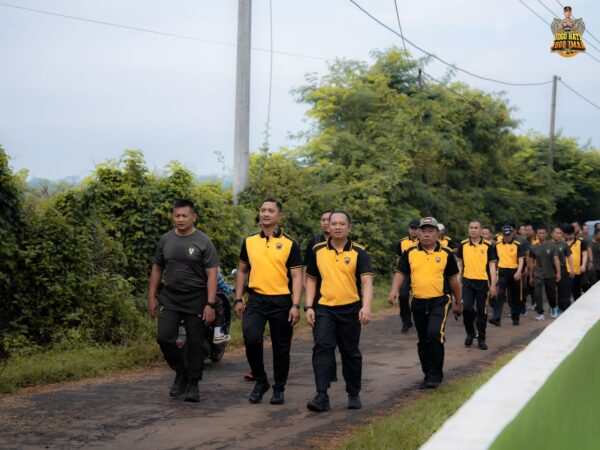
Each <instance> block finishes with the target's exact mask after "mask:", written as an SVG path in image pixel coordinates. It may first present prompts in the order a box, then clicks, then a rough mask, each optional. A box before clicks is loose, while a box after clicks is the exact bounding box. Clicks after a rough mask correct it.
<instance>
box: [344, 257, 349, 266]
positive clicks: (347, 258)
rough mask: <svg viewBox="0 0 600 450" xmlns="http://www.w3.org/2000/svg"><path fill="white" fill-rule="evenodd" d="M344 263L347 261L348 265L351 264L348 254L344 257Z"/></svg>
mask: <svg viewBox="0 0 600 450" xmlns="http://www.w3.org/2000/svg"><path fill="white" fill-rule="evenodd" d="M344 263H346V265H347V266H348V265H350V257H348V256H346V257H345V258H344Z"/></svg>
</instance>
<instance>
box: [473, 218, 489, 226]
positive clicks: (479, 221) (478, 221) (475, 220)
mask: <svg viewBox="0 0 600 450" xmlns="http://www.w3.org/2000/svg"><path fill="white" fill-rule="evenodd" d="M474 222H477V223H478V224H479V225H483V224H482V223H481V220H479V219H471V220H469V225H470V224H472V223H474ZM482 228H483V227H482ZM487 228H489V227H487Z"/></svg>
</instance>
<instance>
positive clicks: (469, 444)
mask: <svg viewBox="0 0 600 450" xmlns="http://www.w3.org/2000/svg"><path fill="white" fill-rule="evenodd" d="M598 320H600V282H598V283H596V284H595V285H594V286H592V288H591V289H590V290H589V291H588V292H586V293H585V294H584V295H583V296H581V297H580V298H579V299H578V300H577V302H575V303H574V304H572V305H571V306H570V307H569V309H567V311H566V312H565V313H563V314H562V315H561V316H560V317H559V318H558V319H556V320H555V321H554V323H553V324H552V325H549V326H548V327H546V329H545V330H544V331H543V332H542V334H540V335H539V336H538V337H537V338H536V339H535V340H534V341H533V342H531V343H530V344H529V345H528V346H527V347H526V348H525V349H524V350H523V351H522V352H521V353H519V354H518V355H517V356H515V357H514V358H513V359H512V361H510V362H509V363H508V364H507V365H506V366H504V367H503V368H502V369H501V370H500V371H499V372H498V373H497V374H496V375H494V377H492V378H491V379H490V380H489V381H488V382H487V383H486V384H484V385H483V386H482V387H481V388H479V390H477V392H475V394H473V396H472V397H471V399H469V401H467V402H466V403H465V404H464V405H463V406H461V407H460V409H459V410H458V411H457V412H456V413H455V414H454V415H453V416H452V417H450V419H448V420H447V421H446V422H445V423H444V425H443V426H442V427H441V428H440V429H439V430H438V431H437V432H436V433H435V434H434V435H433V436H432V437H431V438H430V439H429V440H428V441H427V442H426V443H425V444H424V445H423V446H422V447H421V449H422V450H480V449H487V448H489V446H490V445H492V443H493V442H494V441H495V440H496V438H497V437H498V435H499V434H500V433H501V432H502V430H504V428H505V427H506V426H507V425H508V424H509V423H510V422H511V421H512V420H513V419H514V418H515V417H516V416H517V414H518V413H519V412H520V411H521V409H523V407H524V406H525V405H526V404H527V403H528V402H529V400H530V399H531V398H532V397H533V396H534V395H535V394H536V393H537V392H538V390H539V389H540V388H541V387H542V385H543V384H544V382H545V381H546V380H547V379H548V377H549V376H550V374H551V373H552V372H553V371H554V370H555V369H556V368H557V367H558V366H559V365H560V363H561V362H562V361H563V360H564V359H565V358H566V357H567V356H568V355H569V354H571V352H572V351H573V350H574V349H575V347H577V345H578V344H579V342H580V341H581V340H582V339H583V337H584V336H585V335H586V333H587V332H588V331H589V330H590V329H591V328H592V327H593V326H594V325H595V324H596V322H598Z"/></svg>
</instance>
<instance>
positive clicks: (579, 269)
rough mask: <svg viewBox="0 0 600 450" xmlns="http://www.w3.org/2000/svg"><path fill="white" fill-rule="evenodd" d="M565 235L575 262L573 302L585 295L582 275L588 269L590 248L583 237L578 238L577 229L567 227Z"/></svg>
mask: <svg viewBox="0 0 600 450" xmlns="http://www.w3.org/2000/svg"><path fill="white" fill-rule="evenodd" d="M563 232H564V233H565V241H566V242H567V244H569V247H570V248H571V260H572V261H573V274H574V276H573V279H572V280H571V291H572V294H573V301H575V300H577V299H578V298H579V297H581V294H583V291H582V278H583V277H582V274H584V273H585V271H586V269H587V258H588V251H587V250H588V247H587V242H586V241H585V240H584V239H583V238H582V237H577V234H576V230H575V227H574V226H573V225H572V224H571V225H568V224H567V225H566V226H565V228H564V229H563ZM567 271H569V272H571V265H570V264H569V260H567Z"/></svg>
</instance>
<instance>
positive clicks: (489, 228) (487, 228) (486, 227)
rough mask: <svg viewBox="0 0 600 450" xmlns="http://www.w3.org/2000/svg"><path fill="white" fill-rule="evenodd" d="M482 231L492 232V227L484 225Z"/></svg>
mask: <svg viewBox="0 0 600 450" xmlns="http://www.w3.org/2000/svg"><path fill="white" fill-rule="evenodd" d="M481 229H482V230H490V231H492V227H490V226H488V225H482V227H481Z"/></svg>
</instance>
